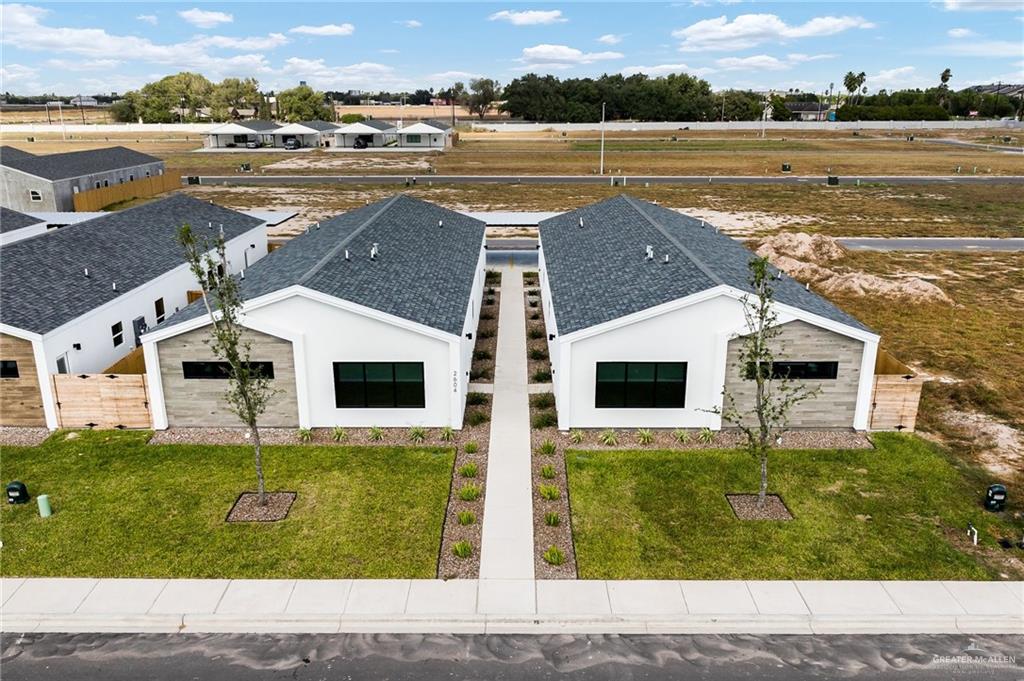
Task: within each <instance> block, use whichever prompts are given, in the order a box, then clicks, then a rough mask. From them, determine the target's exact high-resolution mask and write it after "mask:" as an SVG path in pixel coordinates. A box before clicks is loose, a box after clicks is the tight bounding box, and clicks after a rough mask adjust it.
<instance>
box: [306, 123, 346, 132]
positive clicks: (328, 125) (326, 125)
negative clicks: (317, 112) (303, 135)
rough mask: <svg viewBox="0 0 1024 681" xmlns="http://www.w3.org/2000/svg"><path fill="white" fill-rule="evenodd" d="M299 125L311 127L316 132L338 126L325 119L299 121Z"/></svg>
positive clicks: (333, 128)
mask: <svg viewBox="0 0 1024 681" xmlns="http://www.w3.org/2000/svg"><path fill="white" fill-rule="evenodd" d="M299 125H304V126H306V127H307V128H312V129H314V130H316V131H318V132H325V131H327V130H335V129H337V127H338V126H337V125H335V124H334V123H328V122H327V121H299Z"/></svg>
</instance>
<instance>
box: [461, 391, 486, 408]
mask: <svg viewBox="0 0 1024 681" xmlns="http://www.w3.org/2000/svg"><path fill="white" fill-rule="evenodd" d="M489 399H490V398H489V397H488V395H487V393H466V404H469V405H473V406H476V405H480V404H487V402H488V401H489Z"/></svg>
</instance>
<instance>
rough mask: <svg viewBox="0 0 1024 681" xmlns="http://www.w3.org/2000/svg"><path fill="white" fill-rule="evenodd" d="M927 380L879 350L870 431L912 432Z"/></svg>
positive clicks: (876, 361)
mask: <svg viewBox="0 0 1024 681" xmlns="http://www.w3.org/2000/svg"><path fill="white" fill-rule="evenodd" d="M923 383H924V379H922V378H921V377H920V376H917V375H916V374H914V372H913V371H912V370H911V369H910V367H908V366H907V365H906V364H904V363H903V362H901V361H899V360H898V359H896V358H895V357H893V356H892V355H890V354H889V353H888V352H886V351H885V350H883V349H881V348H879V349H878V358H877V359H876V360H875V386H874V391H873V393H872V395H871V425H870V428H871V430H899V431H904V430H905V431H907V432H913V430H914V427H915V426H916V425H917V407H918V403H919V402H920V400H921V385H922V384H923Z"/></svg>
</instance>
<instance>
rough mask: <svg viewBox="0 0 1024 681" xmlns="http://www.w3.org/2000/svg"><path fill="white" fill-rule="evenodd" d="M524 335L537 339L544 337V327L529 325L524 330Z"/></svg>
mask: <svg viewBox="0 0 1024 681" xmlns="http://www.w3.org/2000/svg"><path fill="white" fill-rule="evenodd" d="M526 337H527V338H529V339H531V340H539V339H541V338H543V337H544V329H542V328H540V327H539V326H531V327H530V328H529V329H527V331H526Z"/></svg>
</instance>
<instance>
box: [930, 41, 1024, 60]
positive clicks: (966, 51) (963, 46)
mask: <svg viewBox="0 0 1024 681" xmlns="http://www.w3.org/2000/svg"><path fill="white" fill-rule="evenodd" d="M940 49H941V51H942V54H947V55H954V56H957V57H989V58H993V59H996V58H1001V57H1007V58H1010V59H1012V58H1013V57H1020V56H1021V55H1022V54H1024V45H1022V43H1019V42H1014V41H1012V40H983V41H972V42H962V43H953V44H951V45H945V46H943V47H942V48H940Z"/></svg>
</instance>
